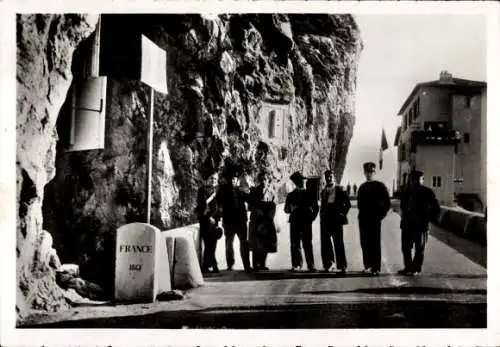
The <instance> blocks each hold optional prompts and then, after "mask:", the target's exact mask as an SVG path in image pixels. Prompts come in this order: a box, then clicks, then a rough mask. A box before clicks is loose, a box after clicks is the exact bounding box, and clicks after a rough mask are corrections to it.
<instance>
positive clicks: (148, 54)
mask: <svg viewBox="0 0 500 347" xmlns="http://www.w3.org/2000/svg"><path fill="white" fill-rule="evenodd" d="M141 41H142V44H141V47H142V50H141V52H142V53H141V81H142V82H144V83H146V84H147V85H149V86H150V87H151V88H153V89H155V90H156V91H158V92H160V93H163V94H167V92H168V90H167V53H166V52H165V51H164V50H163V49H161V48H160V47H158V46H157V45H156V44H154V42H153V41H151V40H150V39H148V38H147V37H146V36H144V35H142V39H141Z"/></svg>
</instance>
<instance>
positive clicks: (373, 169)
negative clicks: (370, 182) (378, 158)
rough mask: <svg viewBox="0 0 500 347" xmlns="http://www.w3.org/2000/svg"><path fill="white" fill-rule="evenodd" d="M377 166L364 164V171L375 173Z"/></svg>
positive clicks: (371, 163)
mask: <svg viewBox="0 0 500 347" xmlns="http://www.w3.org/2000/svg"><path fill="white" fill-rule="evenodd" d="M375 168H376V165H375V163H373V162H371V161H369V162H367V163H364V164H363V169H364V170H365V171H368V172H375Z"/></svg>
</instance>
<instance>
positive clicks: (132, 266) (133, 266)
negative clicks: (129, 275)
mask: <svg viewBox="0 0 500 347" xmlns="http://www.w3.org/2000/svg"><path fill="white" fill-rule="evenodd" d="M141 268H142V265H141V264H130V267H129V270H131V271H141Z"/></svg>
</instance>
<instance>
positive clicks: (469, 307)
mask: <svg viewBox="0 0 500 347" xmlns="http://www.w3.org/2000/svg"><path fill="white" fill-rule="evenodd" d="M278 213H279V215H280V222H279V224H280V229H281V231H280V233H279V236H278V253H276V254H271V255H270V256H269V258H268V267H269V268H270V271H266V272H261V273H252V274H247V273H244V272H243V271H242V268H243V266H242V263H241V259H239V252H238V247H239V245H238V241H237V239H236V240H235V243H234V248H235V257H236V264H235V270H234V271H232V272H228V271H226V270H225V268H226V262H225V247H224V239H221V240H220V241H219V244H218V249H217V259H218V262H219V267H220V269H221V270H222V271H221V273H220V274H209V275H207V276H206V277H205V280H206V283H205V285H204V286H203V287H200V288H196V289H192V290H190V291H189V292H188V293H187V299H185V300H181V301H172V302H156V303H153V304H130V305H116V306H98V307H79V308H77V309H73V310H71V311H68V312H65V313H59V314H56V315H41V316H39V317H38V318H37V317H35V318H33V319H32V321H31V323H30V324H28V325H27V326H28V327H39V328H42V327H46V328H163V329H167V328H217V329H218V328H232V329H240V328H243V329H252V328H259V329H262V328H485V327H486V325H487V324H486V321H487V316H486V288H487V283H486V282H487V276H486V268H485V266H486V261H485V259H486V249H485V248H484V247H482V246H479V245H477V244H475V243H473V242H471V241H468V240H464V239H461V238H460V237H458V236H456V235H453V234H451V233H449V232H447V231H444V230H441V229H439V228H436V227H433V228H432V230H431V236H430V237H429V242H428V245H427V249H426V257H425V261H424V268H423V272H422V274H421V275H420V276H418V277H405V276H400V275H397V271H398V270H399V269H401V267H402V254H401V246H400V244H401V242H400V241H401V237H400V229H399V215H398V214H396V213H394V212H390V213H389V215H388V216H387V217H386V219H385V220H384V221H383V223H382V230H383V232H382V271H381V275H380V276H379V277H369V276H366V275H364V274H363V273H362V272H361V270H362V268H363V266H362V255H361V248H360V243H359V232H358V228H357V210H356V208H353V209H351V211H350V214H349V216H348V217H349V221H350V224H348V225H347V226H345V228H344V230H345V231H344V242H345V246H346V253H347V260H348V274H347V276H346V277H338V276H336V275H335V274H334V273H314V274H311V273H306V272H303V273H291V272H289V271H288V269H289V268H290V267H291V264H290V250H289V234H288V226H287V223H286V215H285V214H284V213H283V211H282V210H281V209H279V210H278ZM313 228H314V229H313V233H314V236H313V244H314V257H315V261H316V267H317V268H319V269H321V256H320V240H319V220H316V221H315V223H314V224H313Z"/></svg>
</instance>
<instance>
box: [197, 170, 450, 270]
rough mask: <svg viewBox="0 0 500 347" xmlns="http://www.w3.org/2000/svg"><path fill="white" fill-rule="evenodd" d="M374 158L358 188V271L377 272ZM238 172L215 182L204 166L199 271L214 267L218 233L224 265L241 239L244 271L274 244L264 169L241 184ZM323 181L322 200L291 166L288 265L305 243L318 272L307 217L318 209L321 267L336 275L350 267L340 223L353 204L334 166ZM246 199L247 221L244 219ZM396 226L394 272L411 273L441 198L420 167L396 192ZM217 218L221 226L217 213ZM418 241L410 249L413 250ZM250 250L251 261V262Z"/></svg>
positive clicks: (387, 204) (298, 260)
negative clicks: (398, 257)
mask: <svg viewBox="0 0 500 347" xmlns="http://www.w3.org/2000/svg"><path fill="white" fill-rule="evenodd" d="M375 168H376V166H375V164H374V163H372V162H368V163H365V164H364V165H363V171H364V174H365V177H366V181H365V182H364V183H362V184H361V185H360V187H359V189H358V191H357V208H358V211H359V213H358V223H359V232H360V243H361V249H362V255H363V265H364V269H363V272H366V273H369V274H371V275H373V276H377V275H379V273H380V270H381V223H382V220H383V219H384V218H385V216H386V215H387V213H388V212H389V210H390V208H391V200H390V196H389V192H388V189H387V188H386V186H385V185H384V184H383V183H382V182H380V181H377V180H375V179H374V174H375ZM241 174H242V172H241V171H238V170H232V171H230V172H229V173H228V175H227V177H226V181H227V183H226V184H224V185H221V186H220V187H218V176H217V173H215V172H213V173H211V174H209V176H208V178H207V184H206V185H205V186H203V187H201V188H200V190H199V192H198V205H197V211H198V217H199V221H200V233H201V237H202V240H203V242H204V246H205V247H204V255H203V263H202V271H203V272H208V271H209V270H210V269H212V271H213V272H219V269H218V266H217V261H216V259H215V250H216V245H217V241H218V240H219V239H220V238H221V237H222V236H223V235H225V239H226V242H225V243H226V260H227V266H228V270H229V271H231V270H232V269H233V266H234V262H235V261H234V251H233V241H234V237H235V235H237V236H238V238H239V241H240V253H241V257H242V261H243V266H244V268H245V271H247V272H250V271H262V270H268V268H267V266H266V259H267V254H268V253H275V252H277V237H276V233H277V228H276V226H275V222H274V217H275V213H276V199H275V196H274V194H272V192H271V190H270V189H269V175H268V173H266V172H261V173H260V174H259V175H258V184H257V186H256V187H252V188H250V187H248V186H247V185H241V184H239V183H238V182H239V180H240V178H241V177H240V176H241ZM324 178H325V187H324V189H323V190H322V191H321V193H320V197H319V200H320V205H319V206H318V199H317V196H316V195H315V194H311V193H310V192H308V191H307V190H306V189H305V184H304V182H305V180H306V178H305V177H304V176H303V175H302V174H301V173H300V172H295V173H293V174H292V175H291V176H290V180H291V181H292V182H293V183H294V185H295V189H294V190H293V191H291V192H290V193H289V194H288V195H287V197H286V201H285V206H284V211H285V213H287V214H289V220H288V221H289V223H290V252H291V263H292V268H291V271H300V270H301V269H302V266H303V259H302V249H303V250H304V255H305V261H306V265H307V270H308V271H309V272H316V267H315V263H314V257H313V246H312V223H313V221H314V220H315V219H316V217H317V215H318V213H319V215H320V233H321V235H320V240H321V258H322V265H323V271H325V272H330V271H333V270H334V267H336V269H337V270H338V272H337V273H338V275H340V276H343V275H345V274H346V271H347V259H346V253H345V247H344V238H343V226H344V225H346V224H348V222H349V221H348V218H347V214H348V212H349V210H350V208H351V203H350V199H349V196H348V194H347V193H346V192H345V191H344V190H343V189H342V188H341V187H340V186H338V185H336V184H335V180H334V177H333V174H332V171H330V170H327V171H325V173H324ZM247 206H248V211H250V221H249V223H247ZM400 209H401V225H400V227H401V231H402V237H401V240H402V253H403V260H404V268H403V269H402V270H400V271H399V272H398V273H399V274H402V275H416V274H418V273H420V272H421V270H422V263H423V259H424V249H425V244H426V241H427V237H428V227H429V222H434V221H436V220H437V216H438V214H439V210H440V207H439V203H438V201H437V199H436V197H435V195H434V193H433V191H432V190H431V189H429V188H427V187H425V186H424V185H423V173H422V172H421V171H414V172H412V173H411V175H410V182H409V184H408V186H407V187H406V189H404V191H403V193H402V197H401V204H400ZM221 219H222V225H223V228H221V227H220V223H219V221H220V220H221ZM413 249H415V252H414V255H412V250H413ZM250 253H252V264H251V263H250Z"/></svg>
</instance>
